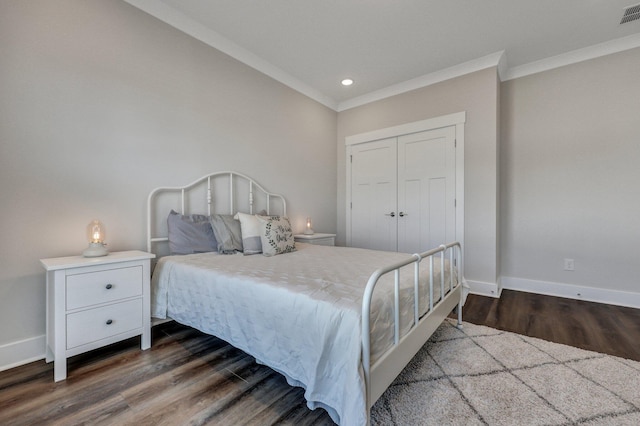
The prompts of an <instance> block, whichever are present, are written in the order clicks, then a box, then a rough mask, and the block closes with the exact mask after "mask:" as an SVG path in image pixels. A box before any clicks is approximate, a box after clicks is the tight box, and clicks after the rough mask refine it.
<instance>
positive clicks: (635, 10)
mask: <svg viewBox="0 0 640 426" xmlns="http://www.w3.org/2000/svg"><path fill="white" fill-rule="evenodd" d="M638 19H640V4H636V5H635V6H628V7H626V8H625V9H624V15H622V20H621V21H620V23H621V24H626V23H627V22H631V21H635V20H638Z"/></svg>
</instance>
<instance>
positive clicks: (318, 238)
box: [293, 233, 336, 246]
mask: <svg viewBox="0 0 640 426" xmlns="http://www.w3.org/2000/svg"><path fill="white" fill-rule="evenodd" d="M293 239H294V240H295V241H297V242H299V243H309V244H317V245H320V246H334V245H336V234H319V233H315V234H311V235H305V234H297V235H294V236H293Z"/></svg>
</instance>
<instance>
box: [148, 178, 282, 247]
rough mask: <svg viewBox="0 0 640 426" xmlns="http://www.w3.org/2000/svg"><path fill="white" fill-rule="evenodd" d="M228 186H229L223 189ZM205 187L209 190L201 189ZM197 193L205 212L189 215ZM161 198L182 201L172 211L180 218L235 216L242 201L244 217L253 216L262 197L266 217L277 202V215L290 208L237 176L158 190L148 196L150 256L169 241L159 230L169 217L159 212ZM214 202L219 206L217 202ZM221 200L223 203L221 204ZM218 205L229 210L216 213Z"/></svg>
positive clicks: (203, 179) (254, 184) (246, 179)
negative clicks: (191, 200) (162, 243)
mask: <svg viewBox="0 0 640 426" xmlns="http://www.w3.org/2000/svg"><path fill="white" fill-rule="evenodd" d="M221 181H222V184H223V185H222V186H221V185H219V184H217V183H221ZM224 181H228V182H224ZM225 183H226V184H227V185H224V184H225ZM242 183H244V185H245V186H244V187H242V185H241V184H242ZM205 184H206V188H202V187H204V185H205ZM225 186H226V188H227V192H228V197H227V198H226V199H224V198H223V197H225V194H220V192H223V191H220V189H221V188H224V187H225ZM196 189H201V191H200V192H204V200H201V201H204V202H206V212H205V211H202V210H200V211H190V210H191V209H190V208H189V207H190V206H188V205H187V203H188V202H189V201H190V197H189V195H190V194H191V193H192V192H195V190H196ZM238 191H243V192H244V191H246V192H247V194H246V197H247V198H243V197H241V196H240V195H238V194H236V192H238ZM160 195H168V196H169V197H177V198H178V199H177V200H176V201H179V203H178V205H176V204H173V206H172V208H173V209H174V210H179V213H181V214H191V213H199V214H205V213H206V214H207V215H211V214H212V213H224V214H235V213H236V212H238V211H242V210H241V209H237V204H239V202H240V201H243V202H244V203H245V204H244V205H245V209H244V210H245V211H243V212H244V213H249V214H254V211H255V210H256V208H255V204H256V202H257V200H256V199H257V198H259V197H261V198H262V199H261V201H262V204H261V205H260V207H262V208H263V209H264V210H266V211H267V214H273V213H272V207H273V204H274V203H273V201H274V200H275V201H276V203H275V204H279V205H280V206H279V209H278V210H277V214H281V215H286V214H287V204H286V201H285V199H284V197H283V196H282V195H279V194H274V193H271V192H269V191H267V190H266V189H264V188H263V187H262V186H261V185H260V184H258V183H257V182H256V181H254V180H253V179H251V178H250V177H248V176H246V175H243V174H241V173H237V172H230V171H225V172H216V173H211V174H209V175H205V176H203V177H201V178H200V179H197V180H195V181H194V182H191V183H190V184H188V185H185V186H168V187H159V188H156V189H154V190H153V191H151V192H150V193H149V197H148V198H147V251H148V252H150V253H154V252H155V251H153V250H152V248H153V245H154V244H157V243H160V242H165V241H169V237H168V236H167V232H166V229H160V228H162V227H161V226H160V225H161V224H160V222H161V221H163V223H162V225H166V217H167V215H168V214H169V210H167V211H162V212H160V211H158V210H157V209H158V208H159V207H160V206H159V205H158V204H159V203H158V197H159V196H160ZM214 199H215V200H216V201H218V202H216V201H214ZM221 200H222V201H224V202H222V201H221ZM174 203H175V202H174ZM218 204H224V207H226V209H225V210H226V211H220V209H217V208H216V207H217V205H218Z"/></svg>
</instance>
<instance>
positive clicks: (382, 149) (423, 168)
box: [351, 126, 456, 253]
mask: <svg viewBox="0 0 640 426" xmlns="http://www.w3.org/2000/svg"><path fill="white" fill-rule="evenodd" d="M455 149H456V148H455V127H454V126H451V127H444V128H439V129H435V130H429V131H425V132H419V133H413V134H410V135H404V136H399V137H394V138H389V139H383V140H378V141H374V142H366V143H362V144H357V145H354V146H353V147H352V150H351V155H352V159H351V162H352V164H351V245H352V246H353V247H362V248H370V249H375V250H389V251H399V252H405V253H418V252H422V251H426V250H429V249H431V248H433V247H437V246H438V245H440V244H444V243H447V242H450V241H454V240H455V235H456V232H455V227H456V223H455V217H456V215H455V202H456V200H455V189H456V185H455V177H456V162H455V161H456V158H455Z"/></svg>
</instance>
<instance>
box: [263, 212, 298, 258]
mask: <svg viewBox="0 0 640 426" xmlns="http://www.w3.org/2000/svg"><path fill="white" fill-rule="evenodd" d="M256 217H257V218H258V221H259V222H260V224H261V225H262V226H261V229H260V231H261V232H260V239H261V242H262V254H264V255H265V256H275V255H277V254H283V253H290V252H292V251H295V250H296V243H295V241H294V239H293V231H292V230H291V223H289V219H288V218H286V217H282V216H256Z"/></svg>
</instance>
